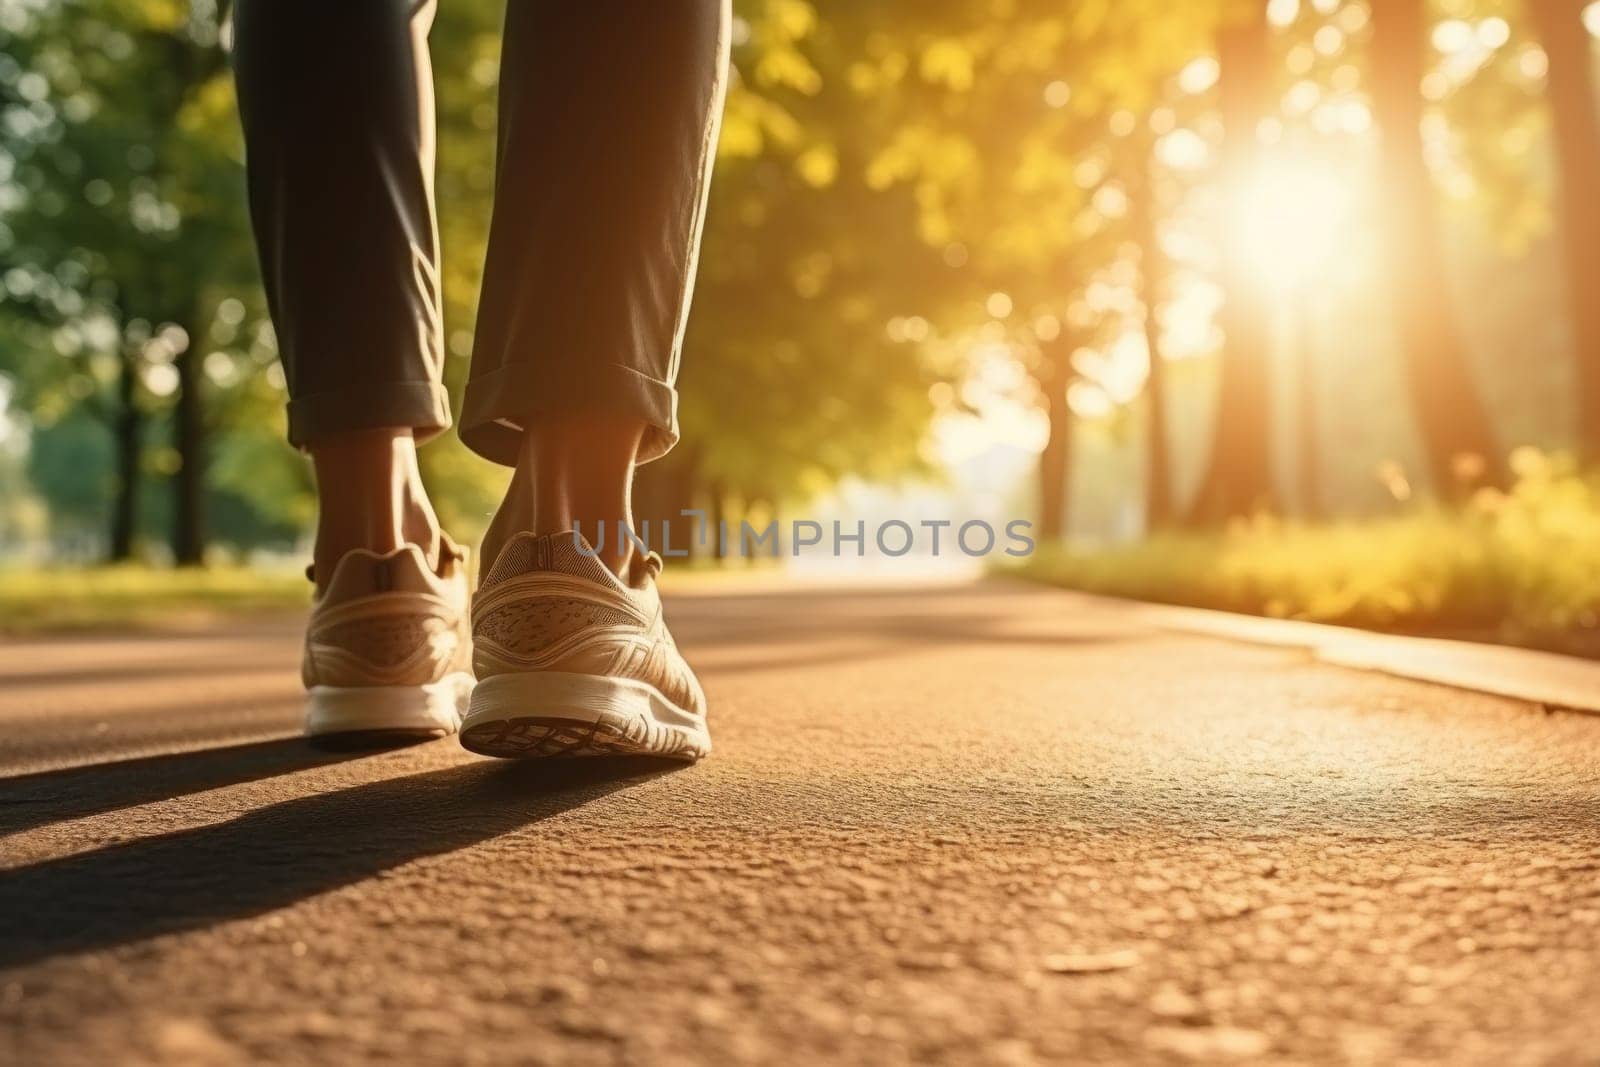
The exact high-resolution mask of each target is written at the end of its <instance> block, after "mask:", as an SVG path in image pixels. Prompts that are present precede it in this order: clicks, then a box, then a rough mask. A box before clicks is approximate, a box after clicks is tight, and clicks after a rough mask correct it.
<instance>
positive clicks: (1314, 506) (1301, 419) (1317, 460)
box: [1290, 294, 1322, 521]
mask: <svg viewBox="0 0 1600 1067" xmlns="http://www.w3.org/2000/svg"><path fill="white" fill-rule="evenodd" d="M1291 299H1293V300H1294V306H1293V307H1292V308H1290V313H1291V315H1292V316H1293V321H1294V337H1293V340H1294V346H1295V350H1296V352H1298V353H1299V356H1300V360H1299V363H1300V365H1299V366H1298V367H1297V368H1296V370H1297V372H1298V373H1297V374H1296V375H1295V387H1296V392H1297V393H1298V397H1297V400H1298V403H1297V404H1296V405H1295V436H1296V439H1297V444H1298V445H1299V448H1298V449H1297V450H1296V451H1297V452H1298V459H1299V461H1300V516H1301V518H1304V519H1310V520H1313V521H1314V520H1316V519H1320V518H1322V434H1321V426H1322V420H1321V418H1320V417H1319V416H1320V408H1319V405H1318V402H1317V401H1318V397H1319V390H1318V388H1317V386H1318V384H1319V383H1318V381H1317V349H1316V344H1317V331H1316V328H1315V323H1314V322H1313V321H1312V316H1311V308H1310V305H1309V304H1308V303H1307V302H1306V301H1307V299H1308V298H1307V296H1306V295H1305V294H1299V295H1297V296H1295V297H1292V298H1291Z"/></svg>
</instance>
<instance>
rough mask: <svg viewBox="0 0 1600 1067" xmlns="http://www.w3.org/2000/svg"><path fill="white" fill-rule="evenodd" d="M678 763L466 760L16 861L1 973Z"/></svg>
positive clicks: (449, 841)
mask: <svg viewBox="0 0 1600 1067" xmlns="http://www.w3.org/2000/svg"><path fill="white" fill-rule="evenodd" d="M676 766H677V765H676V764H664V763H662V762H661V761H660V760H651V759H646V758H626V759H624V758H615V759H588V760H574V761H571V762H550V761H544V762H539V763H534V764H525V763H487V762H485V763H470V764H465V765H462V766H457V767H451V768H447V769H444V770H439V771H430V772H427V773H424V774H415V775H408V776H406V777H403V778H392V779H389V780H386V781H382V782H375V783H373V784H371V785H363V786H358V787H356V788H353V789H346V790H342V791H339V792H334V793H326V794H322V795H318V796H309V797H302V798H299V799H296V800H290V801H286V802H284V803H282V804H276V805H274V806H272V807H269V808H263V809H260V810H258V811H254V812H251V813H250V814H248V815H245V816H242V817H240V818H238V819H234V820H232V821H231V822H226V823H221V824H218V825H215V826H205V827H200V828H198V829H194V830H185V831H181V832H179V833H172V834H165V835H163V836H160V837H152V838H144V839H141V840H138V841H132V842H128V843H126V844H120V845H113V846H110V847H108V848H103V849H99V850H97V851H94V852H89V853H84V854H82V855H77V856H71V857H68V858H65V859H61V860H52V861H49V862H46V863H40V864H36V865H34V866H31V867H24V868H21V869H19V870H15V871H11V872H9V873H7V874H5V875H4V876H3V877H0V967H13V966H18V965H21V964H25V963H30V962H34V961H37V960H40V959H44V958H46V957H49V956H53V955H57V954H59V953H62V952H77V951H84V950H89V949H96V948H103V947H107V946H111V945H118V944H126V943H130V942H136V941H142V940H145V939H147V938H151V937H155V936H158V935H161V934H166V933H172V932H175V931H178V930H188V929H195V928H198V927H204V926H208V925H211V924H214V923H219V922H225V921H228V920H232V919H239V918H244V917H246V916H250V915H258V914H261V913H263V912H266V911H271V910H273V909H275V908H281V907H284V906H286V905H289V904H292V903H294V902H295V901H297V900H301V899H303V898H305V897H308V896H312V895H314V894H317V893H322V892H326V891H328V890H330V889H335V888H338V887H339V886H343V885H348V884H350V883H352V882H357V881H361V880H362V879H365V878H370V877H372V876H373V875H376V874H378V873H380V872H382V871H385V870H388V869H390V868H392V867H396V866H399V865H400V864H402V863H407V862H409V861H411V860H414V859H418V858H420V857H423V856H431V855H437V854H440V853H445V852H452V851H454V850H456V849H460V848H464V847H466V846H468V845H472V844H476V843H478V842H480V841H485V840H488V839H490V838H493V837H498V836H500V835H501V834H505V833H508V832H510V831H512V830H516V829H519V828H521V827H525V826H528V825H530V824H533V823H537V822H539V821H541V820H543V819H547V818H550V817H551V816H553V815H557V814H560V813H561V812H564V811H569V810H571V809H573V808H576V807H579V806H581V805H583V804H586V803H588V802H589V801H591V800H596V799H598V798H600V797H603V796H606V795H607V794H610V793H613V792H616V791H618V790H620V789H623V788H626V787H627V786H628V785H630V784H635V783H638V782H640V781H642V780H644V779H647V778H650V777H654V776H656V775H659V774H662V773H665V772H666V771H668V770H671V769H674V768H675V767H676Z"/></svg>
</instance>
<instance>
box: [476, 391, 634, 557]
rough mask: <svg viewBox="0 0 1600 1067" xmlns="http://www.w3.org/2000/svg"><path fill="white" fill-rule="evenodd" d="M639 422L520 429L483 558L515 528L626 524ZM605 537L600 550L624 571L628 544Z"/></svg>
mask: <svg viewBox="0 0 1600 1067" xmlns="http://www.w3.org/2000/svg"><path fill="white" fill-rule="evenodd" d="M644 431H645V426H644V423H642V422H639V421H637V420H634V419H621V418H616V417H587V418H572V419H564V420H557V421H554V422H545V423H541V424H540V425H538V426H536V427H534V428H533V429H530V430H529V431H528V432H527V433H525V434H524V435H523V440H522V447H521V450H520V452H519V453H518V457H517V466H516V471H515V473H514V474H513V475H512V478H511V484H510V486H509V487H508V488H507V490H506V497H505V500H504V501H503V502H502V503H501V505H500V510H499V511H497V512H496V513H495V516H494V520H493V521H492V522H491V523H490V525H489V530H488V532H487V533H486V534H485V535H484V541H483V553H482V557H483V560H484V562H485V565H492V564H493V562H494V559H495V557H496V556H497V555H498V554H499V550H500V548H501V547H502V546H503V545H504V544H505V543H506V542H507V541H509V540H510V539H511V538H512V537H514V536H516V535H517V534H519V533H536V534H552V533H567V532H570V531H571V530H572V529H573V528H574V526H576V527H577V528H578V529H579V530H580V531H585V532H586V536H589V537H591V538H592V537H593V531H595V530H596V529H597V527H598V526H599V524H601V523H604V524H605V525H606V527H607V529H608V530H615V529H616V528H617V527H616V524H617V523H618V522H621V523H624V524H626V525H628V526H630V527H631V526H632V524H633V508H632V503H633V502H632V488H633V470H634V465H635V462H636V460H637V458H638V454H639V445H640V442H641V441H642V440H643V439H644ZM621 540H622V542H623V543H622V544H620V545H619V544H618V543H617V541H618V539H617V538H615V537H608V538H607V539H606V545H605V547H604V549H603V550H602V551H601V553H600V558H601V559H602V560H604V562H605V563H606V565H607V566H609V567H610V568H611V569H612V570H613V571H614V572H615V573H617V574H619V575H626V574H627V573H628V570H629V567H630V563H631V560H632V555H633V553H632V546H631V545H630V544H628V543H627V541H626V539H625V538H624V539H621Z"/></svg>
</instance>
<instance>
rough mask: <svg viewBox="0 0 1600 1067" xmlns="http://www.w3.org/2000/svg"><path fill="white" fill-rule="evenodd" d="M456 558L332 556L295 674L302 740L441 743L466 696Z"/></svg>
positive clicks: (410, 551) (408, 551)
mask: <svg viewBox="0 0 1600 1067" xmlns="http://www.w3.org/2000/svg"><path fill="white" fill-rule="evenodd" d="M468 600H469V594H468V591H467V574H466V554H465V553H464V552H462V550H461V549H459V548H457V547H456V546H455V544H454V543H452V542H451V541H450V540H449V539H448V538H445V539H443V540H442V542H441V548H440V560H439V567H438V570H437V571H435V570H434V569H433V568H430V567H429V566H428V562H427V558H426V557H425V556H424V555H423V553H422V550H421V549H420V548H418V547H417V546H415V545H406V546H405V547H404V548H401V549H399V550H397V551H395V552H391V553H388V554H387V555H378V554H377V553H374V552H367V551H365V550H358V551H355V552H351V553H349V554H348V555H346V556H345V557H344V558H343V559H341V560H340V561H339V563H338V565H337V566H336V567H335V568H334V571H333V577H332V579H331V580H329V582H328V584H327V587H326V588H325V589H324V590H323V592H322V594H321V595H319V596H318V597H317V599H316V603H315V604H314V605H313V606H312V608H311V622H310V624H309V625H308V626H307V628H306V645H305V659H304V661H303V665H302V668H301V677H302V678H303V679H304V681H305V685H306V692H307V703H306V734H307V735H308V736H313V737H314V736H319V735H324V734H341V733H383V734H395V735H399V736H409V735H417V736H436V737H437V736H443V735H445V734H453V733H455V732H456V730H457V729H459V728H460V725H461V714H462V712H463V711H464V710H465V709H466V704H467V699H468V697H470V696H471V694H472V681H473V679H472V637H471V631H470V623H469V620H470V616H469V614H468Z"/></svg>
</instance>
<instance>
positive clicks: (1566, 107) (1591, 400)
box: [1528, 0, 1600, 463]
mask: <svg viewBox="0 0 1600 1067" xmlns="http://www.w3.org/2000/svg"><path fill="white" fill-rule="evenodd" d="M1528 4H1529V14H1530V15H1531V16H1532V18H1533V21H1534V24H1535V26H1536V27H1537V30H1538V34H1539V37H1540V38H1541V39H1542V42H1543V45H1544V50H1545V54H1546V55H1547V56H1548V57H1549V61H1550V73H1549V86H1550V88H1549V98H1550V109H1551V113H1552V115H1553V117H1554V119H1555V154H1556V166H1557V172H1558V175H1559V181H1558V183H1557V197H1558V199H1557V211H1556V214H1557V219H1558V221H1557V224H1556V231H1557V233H1558V235H1559V238H1560V240H1561V242H1562V247H1563V249H1564V252H1565V266H1566V277H1567V293H1568V301H1567V307H1568V312H1569V314H1570V315H1571V317H1572V327H1573V341H1574V347H1575V355H1576V359H1577V370H1578V374H1577V378H1578V445H1579V452H1580V453H1581V454H1582V456H1583V457H1584V459H1585V460H1586V461H1587V462H1589V463H1597V462H1600V195H1597V190H1600V107H1597V106H1596V102H1595V84H1594V56H1593V45H1592V44H1591V42H1590V38H1589V34H1588V33H1587V32H1586V30H1585V27H1584V25H1583V9H1584V7H1585V6H1586V0H1528Z"/></svg>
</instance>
